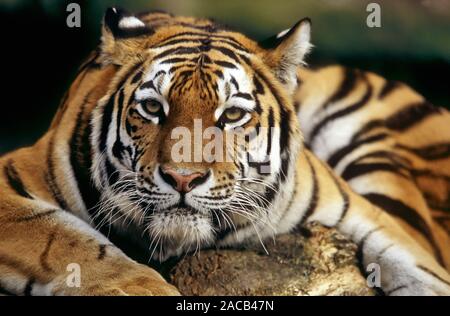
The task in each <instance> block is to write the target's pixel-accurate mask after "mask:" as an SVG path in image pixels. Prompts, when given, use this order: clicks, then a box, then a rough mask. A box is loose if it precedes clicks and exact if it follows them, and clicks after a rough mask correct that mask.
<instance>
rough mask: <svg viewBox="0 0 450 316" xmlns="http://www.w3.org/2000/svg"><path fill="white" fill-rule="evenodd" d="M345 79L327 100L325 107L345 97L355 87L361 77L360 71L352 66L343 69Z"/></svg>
mask: <svg viewBox="0 0 450 316" xmlns="http://www.w3.org/2000/svg"><path fill="white" fill-rule="evenodd" d="M342 72H343V80H342V82H341V85H340V86H339V88H338V89H337V90H336V91H335V92H334V93H333V94H332V95H331V96H330V97H329V98H328V99H327V101H325V103H324V105H323V108H327V107H328V106H330V105H331V104H332V103H334V102H336V101H339V100H341V99H343V98H345V97H346V96H347V95H348V94H349V93H350V92H351V91H352V90H353V89H354V88H355V85H356V83H357V79H358V78H359V71H357V70H355V69H351V68H344V69H342Z"/></svg>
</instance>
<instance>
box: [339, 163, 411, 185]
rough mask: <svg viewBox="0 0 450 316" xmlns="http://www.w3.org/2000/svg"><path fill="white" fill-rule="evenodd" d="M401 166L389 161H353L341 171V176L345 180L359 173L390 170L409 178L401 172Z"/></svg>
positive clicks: (365, 173)
mask: <svg viewBox="0 0 450 316" xmlns="http://www.w3.org/2000/svg"><path fill="white" fill-rule="evenodd" d="M402 170H404V169H403V168H401V167H400V166H397V165H394V164H391V163H383V162H379V163H355V162H352V163H351V164H349V165H348V166H347V167H346V168H345V170H344V171H343V172H342V178H343V179H344V180H346V181H350V180H352V179H354V178H357V177H359V176H361V175H367V174H369V173H372V172H379V171H384V172H392V173H395V174H396V175H399V176H401V177H404V178H407V179H409V177H408V175H406V174H404V173H402Z"/></svg>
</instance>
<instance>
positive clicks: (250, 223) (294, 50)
mask: <svg viewBox="0 0 450 316" xmlns="http://www.w3.org/2000/svg"><path fill="white" fill-rule="evenodd" d="M308 48H309V22H308V21H307V20H302V21H301V22H299V23H298V24H297V25H296V26H294V27H293V28H292V29H290V30H289V31H287V32H283V33H282V34H280V35H279V36H278V37H277V38H276V44H275V46H273V47H271V48H263V47H262V46H260V45H258V44H257V43H256V42H254V41H252V40H250V39H248V38H246V37H245V36H244V35H242V34H240V33H237V32H233V31H230V30H228V29H226V28H222V27H220V26H218V25H217V24H215V23H213V22H211V21H209V20H197V19H193V18H183V17H173V16H171V15H169V14H166V13H148V14H141V15H138V16H132V15H130V14H128V13H125V12H123V11H120V10H117V9H109V10H108V11H107V14H106V16H105V24H104V28H103V36H102V45H101V46H100V48H99V50H97V51H96V52H95V53H94V54H93V55H92V57H91V58H89V60H88V61H87V62H86V63H85V65H84V66H83V67H82V68H81V70H80V72H79V74H78V76H77V78H76V80H75V81H74V83H73V84H72V86H71V88H70V90H69V91H68V93H67V95H66V97H65V99H64V100H63V102H62V105H61V107H60V109H59V111H58V113H57V115H56V117H55V119H54V121H53V123H52V125H51V127H50V129H49V130H48V132H47V133H46V134H45V135H44V136H43V137H42V138H41V139H40V140H39V141H38V142H37V143H36V144H35V145H33V146H32V147H28V148H22V149H19V150H17V151H14V152H12V153H9V154H7V155H5V156H3V157H0V167H1V170H3V172H2V173H1V174H0V189H1V192H2V194H1V195H0V225H1V227H2V229H1V230H0V287H1V288H2V289H3V291H5V292H7V293H12V294H19V295H20V294H25V295H26V294H32V295H44V294H60V295H68V294H78V295H80V294H81V295H127V294H128V295H158V294H159V295H165V294H177V291H176V289H175V288H173V287H172V286H171V285H169V284H167V283H166V282H165V281H164V280H163V279H162V278H161V277H160V276H159V275H158V274H157V273H156V272H155V271H153V270H152V269H150V268H149V267H147V266H144V265H140V264H138V263H136V262H135V261H133V260H131V259H130V258H128V257H127V256H126V255H125V254H124V253H123V252H122V251H121V250H119V249H118V248H117V247H116V246H115V245H113V244H112V243H111V242H110V241H109V240H108V239H107V238H106V237H105V235H104V234H101V233H100V232H99V231H98V230H96V228H99V229H101V231H102V232H104V233H105V234H108V232H111V231H113V232H115V234H117V235H118V236H120V237H122V238H124V239H130V240H131V241H132V242H134V243H135V244H137V245H139V246H141V247H142V249H143V252H144V251H145V252H148V257H149V258H156V259H158V258H159V259H161V260H164V259H167V258H169V257H171V256H177V255H180V254H182V253H184V252H189V251H193V250H196V249H197V248H200V247H211V246H234V245H241V244H243V243H246V242H252V241H257V240H263V239H265V238H267V237H270V236H273V234H279V233H285V232H289V231H291V230H292V229H295V228H296V227H298V226H299V225H302V224H303V223H305V222H307V221H318V222H320V223H322V224H324V225H326V226H330V227H336V228H337V229H338V230H339V231H341V232H342V233H343V234H345V235H346V236H348V237H349V238H351V239H352V240H353V241H355V242H356V243H357V244H358V245H359V252H358V253H359V257H360V262H361V264H362V266H363V267H364V266H365V265H367V264H369V263H377V264H379V265H380V267H381V278H382V281H381V287H382V290H383V291H384V292H385V293H386V294H394V295H400V294H431V295H432V294H449V292H450V284H449V282H450V278H449V275H448V272H447V271H446V269H445V268H444V266H446V267H447V269H448V267H449V262H450V256H449V247H448V234H447V233H445V231H444V230H443V229H441V228H439V226H437V224H436V222H435V221H434V220H433V217H432V213H431V212H430V209H431V208H433V209H436V211H438V209H444V208H445V207H448V204H446V203H447V201H448V192H449V190H448V186H447V185H448V180H447V178H446V177H448V175H446V174H445V173H446V172H448V170H449V168H446V166H448V164H449V160H448V155H447V156H445V155H444V154H442V151H441V152H438V153H437V155H436V156H439V157H438V158H436V159H435V160H434V161H433V163H430V162H429V160H430V159H425V158H429V157H426V155H427V154H428V152H426V151H425V153H423V151H422V150H421V147H423V146H429V145H434V144H435V142H439V141H440V142H442V143H443V144H445V143H447V144H448V142H449V138H450V130H449V129H448V128H447V127H446V125H445V122H449V114H448V113H447V112H445V111H443V110H432V109H429V108H428V107H427V105H423V106H424V107H426V108H425V110H426V111H425V112H426V113H428V112H427V111H428V110H429V111H430V113H431V114H430V115H428V114H424V111H421V109H419V110H417V113H418V115H419V116H420V118H419V117H418V116H417V113H416V112H411V113H407V114H411V116H408V115H406V116H405V119H403V118H397V119H396V118H393V119H389V118H390V117H392V116H395V113H397V112H398V111H399V110H400V109H401V108H403V107H404V106H406V104H407V103H409V102H416V101H418V102H423V100H422V98H421V97H419V96H417V95H416V94H415V93H414V92H412V91H411V90H409V89H408V88H404V89H406V90H407V93H405V91H402V92H401V91H397V92H396V91H394V89H388V88H387V87H386V86H385V85H383V82H384V81H383V79H381V78H379V77H376V76H375V75H372V74H365V73H359V72H358V75H357V76H355V78H353V79H352V78H351V77H349V78H347V77H342V75H340V74H341V73H349V72H352V71H351V70H343V69H342V68H340V67H337V68H329V69H324V70H319V71H316V72H312V71H308V70H305V69H301V68H299V65H300V64H301V63H302V62H303V57H304V55H305V54H306V52H307V51H308ZM343 78H344V79H343ZM363 78H369V79H363ZM342 82H344V83H342ZM339 86H340V88H339ZM383 87H384V89H383ZM402 89H403V88H402ZM386 90H389V91H387V92H386ZM335 91H338V92H336V93H335ZM368 91H369V92H370V93H368ZM382 91H384V93H382ZM333 93H334V94H333ZM408 93H409V94H410V95H409V94H408ZM366 94H369V96H365V95H366ZM396 94H398V98H399V99H402V98H404V99H405V102H404V103H397V102H396V101H397V100H396V99H395V98H396ZM381 96H382V97H383V98H381ZM361 97H363V102H362V101H361V102H359V99H360V98H361ZM361 103H362V104H361ZM372 103H373V104H377V105H379V107H380V112H375V111H371V110H369V105H370V104H372ZM354 104H359V105H358V106H354ZM296 107H297V109H296ZM370 108H371V109H372V108H373V105H372V106H370ZM433 109H434V108H433ZM296 110H297V111H298V115H299V118H300V124H299V122H298V118H297V113H296ZM352 111H353V112H354V113H352ZM414 111H416V110H414ZM358 113H359V114H360V115H359V116H358ZM327 117H330V119H327ZM195 119H201V122H202V124H203V125H202V126H203V127H202V129H203V130H204V129H205V128H206V127H212V126H214V127H216V128H219V129H220V130H222V131H223V133H224V135H225V137H230V135H229V133H230V132H231V131H234V130H237V129H238V128H239V127H241V126H244V127H245V128H246V129H244V130H243V132H242V133H247V131H248V129H247V128H250V127H255V126H258V127H266V128H269V127H275V128H276V129H274V130H273V131H272V130H270V129H268V131H267V130H264V133H262V132H261V135H262V137H261V138H259V137H256V138H250V137H249V138H245V145H244V147H239V146H237V145H236V144H235V143H234V142H233V143H232V145H231V147H233V149H234V150H235V155H234V156H232V157H233V160H232V161H231V162H224V161H217V160H214V159H213V160H208V161H194V162H191V161H184V160H183V161H181V162H180V161H175V160H174V159H173V153H172V151H171V150H172V149H173V147H174V146H175V145H176V142H175V140H174V139H173V138H172V137H171V132H172V131H173V130H174V129H176V128H177V127H179V126H183V127H186V130H188V131H191V130H193V129H194V127H195V126H194V125H195V121H194V120H195ZM430 120H433V122H434V123H430V124H432V125H430V124H426V122H428V121H430ZM370 121H375V122H377V123H369V122H370ZM349 122H351V123H349ZM383 122H384V123H383ZM438 122H439V125H438ZM340 124H343V125H340ZM365 124H366V125H368V126H369V127H367V128H364V126H366V125H365ZM422 124H423V126H422ZM299 126H301V128H302V129H303V132H304V133H305V140H306V144H307V145H308V147H309V148H310V149H312V152H311V151H310V150H309V149H307V148H306V147H305V146H304V144H303V141H302V134H301V131H300V127H299ZM361 128H362V132H361V133H358V131H359V130H360V129H361ZM436 129H437V130H438V131H439V133H436V132H435V131H436ZM382 133H384V134H383V135H386V136H385V137H381V136H379V135H380V134H382ZM355 135H356V136H355ZM417 135H419V136H420V137H422V139H420V138H419V136H417ZM258 136H259V135H258ZM371 136H372V137H374V138H375V140H373V141H370V142H369V141H367V138H366V137H371ZM437 137H441V138H437ZM352 138H353V139H352ZM404 138H405V139H404ZM408 139H414V141H415V143H411V142H410V141H408ZM197 142H200V143H203V140H200V141H197ZM255 142H257V143H255ZM413 145H417V148H416V147H413V148H411V147H412V146H413ZM224 146H225V145H224ZM348 146H350V147H351V150H350V149H346V148H347V147H348ZM243 148H244V149H245V150H242V149H243ZM342 148H344V149H345V150H344V149H342ZM223 150H224V151H225V152H228V151H230V147H226V146H225V147H224V148H223ZM436 150H437V149H436ZM250 152H251V153H252V155H253V154H254V157H253V158H255V159H253V160H251V161H250V159H249V157H248V156H249V153H250ZM336 152H341V154H336ZM372 153H375V154H373V155H369V156H367V157H362V156H363V155H366V154H372ZM422 154H423V155H422ZM263 156H264V157H265V158H267V156H268V157H269V160H268V164H267V160H264V159H262V158H261V157H263ZM333 157H336V158H333ZM433 157H434V156H433ZM319 158H321V159H322V160H326V161H327V162H328V163H329V165H331V166H332V167H333V168H334V169H335V172H336V173H335V172H333V171H332V170H331V169H330V167H329V166H328V165H326V164H325V163H324V162H322V161H321V160H320V159H319ZM332 158H333V159H332ZM267 165H268V166H269V170H270V172H269V173H267V172H262V169H261V167H262V166H267ZM361 165H364V167H365V168H361ZM368 170H370V171H368ZM338 174H340V175H341V176H342V178H343V179H342V178H341V177H339V176H338ZM344 180H347V182H345V181H344ZM380 181H381V182H382V184H383V185H380ZM428 181H431V183H432V187H430V186H429V185H428V183H429V182H428ZM385 190H388V191H385ZM355 191H356V192H355ZM383 197H385V198H383ZM386 199H388V201H389V202H390V203H386ZM369 201H370V202H369ZM431 201H432V202H431ZM371 202H372V203H371ZM446 205H447V206H446ZM405 210H407V211H408V214H405ZM410 211H411V212H410ZM389 213H391V214H389ZM410 213H411V214H410ZM410 216H412V217H410ZM411 218H412V220H411ZM439 262H441V264H440V263H439ZM71 263H76V264H78V265H79V266H80V268H81V286H79V287H76V286H75V287H73V286H69V285H68V283H67V280H66V279H67V276H68V274H69V273H70V272H69V271H67V267H68V265H70V264H71Z"/></svg>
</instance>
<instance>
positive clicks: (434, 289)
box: [385, 266, 450, 296]
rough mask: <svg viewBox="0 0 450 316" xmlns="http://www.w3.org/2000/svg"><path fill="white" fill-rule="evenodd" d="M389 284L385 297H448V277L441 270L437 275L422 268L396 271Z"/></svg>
mask: <svg viewBox="0 0 450 316" xmlns="http://www.w3.org/2000/svg"><path fill="white" fill-rule="evenodd" d="M389 283H390V284H389V285H388V286H387V288H386V291H385V293H386V295H392V296H450V276H449V275H448V273H446V272H445V271H443V270H442V269H441V273H440V274H439V275H438V274H437V273H435V272H433V271H432V270H431V269H428V268H426V267H423V266H417V267H414V268H411V269H408V270H404V271H398V272H397V276H396V277H394V278H392V279H391V282H389Z"/></svg>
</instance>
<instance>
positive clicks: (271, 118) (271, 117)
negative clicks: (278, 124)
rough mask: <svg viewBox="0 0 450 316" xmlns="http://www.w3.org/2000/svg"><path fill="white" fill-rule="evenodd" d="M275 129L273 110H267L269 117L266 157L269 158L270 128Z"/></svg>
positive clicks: (270, 147) (270, 149) (270, 144)
mask: <svg viewBox="0 0 450 316" xmlns="http://www.w3.org/2000/svg"><path fill="white" fill-rule="evenodd" d="M273 127H275V122H274V118H273V109H272V107H270V108H269V115H268V118H267V148H266V155H267V157H270V152H271V151H272V128H273Z"/></svg>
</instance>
